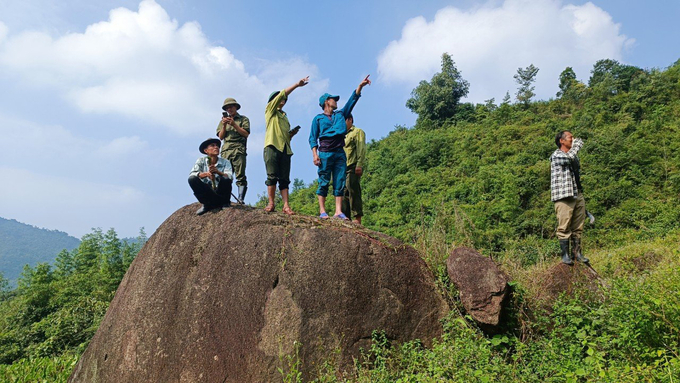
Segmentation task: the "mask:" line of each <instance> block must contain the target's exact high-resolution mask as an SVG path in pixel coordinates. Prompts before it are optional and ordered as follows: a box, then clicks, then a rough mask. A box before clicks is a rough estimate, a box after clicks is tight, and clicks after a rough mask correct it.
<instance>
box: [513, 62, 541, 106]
mask: <svg viewBox="0 0 680 383" xmlns="http://www.w3.org/2000/svg"><path fill="white" fill-rule="evenodd" d="M536 74H538V68H536V67H535V66H534V64H531V65H529V66H528V67H526V68H525V69H522V68H517V74H515V75H514V76H513V78H514V79H515V81H516V82H517V84H519V88H518V89H517V95H516V96H517V101H518V102H520V103H522V104H524V106H525V107H527V106H529V102H531V98H532V97H534V96H535V95H536V94H535V93H534V89H535V88H536V87H535V86H533V85H531V84H532V83H533V82H534V81H536Z"/></svg>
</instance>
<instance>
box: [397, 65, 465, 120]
mask: <svg viewBox="0 0 680 383" xmlns="http://www.w3.org/2000/svg"><path fill="white" fill-rule="evenodd" d="M469 88H470V84H469V83H468V82H467V81H465V80H464V79H463V77H462V76H461V74H460V71H459V70H458V68H456V65H455V63H454V62H453V59H452V58H451V56H450V55H449V54H448V53H444V54H443V55H442V71H441V72H439V73H436V74H435V75H434V76H432V80H430V82H427V81H421V82H420V84H418V86H417V87H415V88H414V89H413V91H412V92H411V98H409V99H408V101H406V107H407V108H409V109H411V111H412V112H413V113H416V114H418V120H421V119H428V120H432V121H443V120H446V119H448V118H451V117H454V116H455V115H456V113H457V112H458V109H459V103H460V99H461V98H463V97H465V96H467V94H468V91H469Z"/></svg>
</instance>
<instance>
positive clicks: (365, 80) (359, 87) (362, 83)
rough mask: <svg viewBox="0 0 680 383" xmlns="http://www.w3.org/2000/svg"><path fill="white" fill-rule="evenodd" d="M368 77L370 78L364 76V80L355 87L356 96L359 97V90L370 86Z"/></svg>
mask: <svg viewBox="0 0 680 383" xmlns="http://www.w3.org/2000/svg"><path fill="white" fill-rule="evenodd" d="M369 76H370V74H369V75H368V76H366V78H365V79H363V80H361V82H360V83H359V86H358V87H357V96H361V90H362V89H363V88H364V87H365V86H366V85H371V80H369V79H368V77H369Z"/></svg>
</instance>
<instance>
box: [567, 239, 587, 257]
mask: <svg viewBox="0 0 680 383" xmlns="http://www.w3.org/2000/svg"><path fill="white" fill-rule="evenodd" d="M571 251H573V252H574V257H576V260H577V261H579V262H582V263H588V262H590V260H589V259H588V258H586V257H584V256H583V254H581V238H576V237H571Z"/></svg>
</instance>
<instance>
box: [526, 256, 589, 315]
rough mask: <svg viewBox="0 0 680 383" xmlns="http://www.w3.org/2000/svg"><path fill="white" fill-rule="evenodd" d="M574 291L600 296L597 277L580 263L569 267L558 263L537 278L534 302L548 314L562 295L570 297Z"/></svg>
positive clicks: (586, 266)
mask: <svg viewBox="0 0 680 383" xmlns="http://www.w3.org/2000/svg"><path fill="white" fill-rule="evenodd" d="M576 291H586V292H589V293H592V294H593V295H594V296H600V295H601V294H600V278H599V275H598V274H597V272H596V271H595V270H594V269H593V268H592V267H590V266H588V265H584V264H582V263H578V262H577V263H575V264H574V265H573V266H570V265H566V264H564V263H561V262H559V263H555V265H554V266H552V267H550V268H548V269H547V270H546V271H545V272H544V273H543V274H542V275H540V276H539V277H538V289H537V296H536V300H537V303H538V304H539V307H542V308H543V309H545V310H547V311H549V312H550V311H552V306H553V304H554V303H555V300H557V298H558V297H559V296H560V295H561V294H562V293H564V294H565V295H566V296H568V297H571V296H573V295H574V293H575V292H576Z"/></svg>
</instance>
